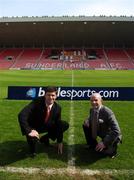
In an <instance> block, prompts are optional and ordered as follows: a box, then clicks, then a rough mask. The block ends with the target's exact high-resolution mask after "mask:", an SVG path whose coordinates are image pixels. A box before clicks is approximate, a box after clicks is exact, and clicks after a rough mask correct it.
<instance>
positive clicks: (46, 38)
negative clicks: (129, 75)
mask: <svg viewBox="0 0 134 180" xmlns="http://www.w3.org/2000/svg"><path fill="white" fill-rule="evenodd" d="M133 22H134V18H133V17H124V16H120V17H112V16H109V17H105V16H92V17H90V16H89V17H86V16H78V17H75V16H72V17H71V16H63V17H54V16H53V17H46V16H43V17H0V31H1V33H0V39H1V41H0V48H1V49H0V69H134V40H133V38H132V37H133V31H134V27H133ZM14 29H15V31H14ZM27 29H28V31H27Z"/></svg>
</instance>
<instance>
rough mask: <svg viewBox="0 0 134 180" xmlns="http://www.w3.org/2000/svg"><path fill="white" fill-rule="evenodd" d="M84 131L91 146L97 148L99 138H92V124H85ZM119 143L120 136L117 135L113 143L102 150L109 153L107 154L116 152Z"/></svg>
mask: <svg viewBox="0 0 134 180" xmlns="http://www.w3.org/2000/svg"><path fill="white" fill-rule="evenodd" d="M83 131H84V134H85V138H86V142H87V144H88V145H89V146H90V147H92V148H95V147H96V145H97V140H96V139H93V138H92V133H91V132H92V131H91V127H90V126H89V127H87V126H85V125H83ZM101 138H102V137H101ZM102 141H103V138H102ZM118 143H119V138H118V137H117V138H116V139H115V141H114V142H113V143H111V144H110V145H109V146H108V147H106V148H105V149H104V150H103V151H102V153H104V154H107V155H112V154H116V152H117V144H118Z"/></svg>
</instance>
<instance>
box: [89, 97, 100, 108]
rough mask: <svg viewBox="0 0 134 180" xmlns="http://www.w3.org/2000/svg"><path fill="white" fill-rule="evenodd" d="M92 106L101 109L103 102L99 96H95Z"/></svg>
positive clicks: (92, 99)
mask: <svg viewBox="0 0 134 180" xmlns="http://www.w3.org/2000/svg"><path fill="white" fill-rule="evenodd" d="M90 101H91V105H92V107H93V108H95V109H97V108H99V107H100V106H101V105H102V100H101V98H100V97H97V96H93V97H92V98H91V99H90Z"/></svg>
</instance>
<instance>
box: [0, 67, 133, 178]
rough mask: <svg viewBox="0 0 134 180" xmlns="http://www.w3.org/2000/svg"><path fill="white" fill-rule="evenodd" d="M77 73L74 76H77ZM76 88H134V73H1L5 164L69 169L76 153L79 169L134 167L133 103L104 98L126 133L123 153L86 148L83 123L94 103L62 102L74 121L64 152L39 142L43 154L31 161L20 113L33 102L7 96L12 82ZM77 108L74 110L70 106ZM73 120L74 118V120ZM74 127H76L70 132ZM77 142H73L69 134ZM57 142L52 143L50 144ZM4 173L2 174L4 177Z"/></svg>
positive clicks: (0, 144) (0, 147)
mask: <svg viewBox="0 0 134 180" xmlns="http://www.w3.org/2000/svg"><path fill="white" fill-rule="evenodd" d="M72 73H73V76H72ZM72 77H73V86H79V87H82V86H83V87H84V86H86V87H88V86H89V87H134V71H127V70H124V71H121V70H119V71H90V70H76V71H75V70H74V71H71V70H70V71H62V70H55V71H49V70H47V71H43V70H42V71H41V70H35V71H34V70H31V71H27V70H26V71H23V70H21V71H17V70H16V71H15V70H14V71H5V70H4V71H0V166H15V167H40V168H46V167H48V168H66V167H68V161H69V158H70V155H69V152H70V151H72V152H73V157H74V158H75V160H74V162H75V167H76V168H81V169H117V170H118V169H119V170H123V169H127V170H130V169H133V167H134V143H133V141H134V140H133V132H134V130H133V128H134V102H133V101H131V102H129V101H105V102H104V104H105V105H107V106H109V107H110V108H111V109H112V110H113V111H114V112H115V115H116V117H117V119H118V122H119V124H120V127H121V130H122V134H123V144H121V145H120V146H119V148H118V153H119V155H118V157H117V158H115V159H114V160H113V159H110V158H108V157H107V158H100V157H98V156H96V155H95V154H94V153H93V152H89V151H88V150H87V149H85V148H84V145H85V143H86V142H85V138H84V134H83V130H82V123H83V121H84V119H85V118H86V117H87V116H88V112H89V108H90V103H89V101H72V102H71V101H58V102H59V104H60V105H61V106H62V118H63V119H64V120H66V121H68V122H69V123H71V124H70V130H68V131H67V132H65V134H64V153H63V154H62V155H58V154H57V149H56V148H55V147H49V148H46V147H44V146H43V145H41V144H39V145H38V147H37V152H38V155H37V157H36V158H34V159H31V158H30V157H29V156H28V147H27V143H26V141H25V137H23V136H22V135H21V132H20V128H19V125H18V120H17V115H18V112H19V111H20V110H21V109H22V108H23V107H24V106H25V105H26V104H27V103H29V101H28V100H20V101H19V100H7V99H6V97H7V87H8V86H9V85H10V86H11V85H12V86H47V85H55V86H72ZM72 106H73V110H72V111H70V108H71V107H72ZM72 121H73V122H72ZM71 129H73V131H71ZM72 132H73V133H74V134H73V135H74V136H73V141H72V142H73V143H71V142H69V140H70V138H69V136H70V133H72ZM51 143H52V145H54V144H53V142H51ZM0 177H1V176H0Z"/></svg>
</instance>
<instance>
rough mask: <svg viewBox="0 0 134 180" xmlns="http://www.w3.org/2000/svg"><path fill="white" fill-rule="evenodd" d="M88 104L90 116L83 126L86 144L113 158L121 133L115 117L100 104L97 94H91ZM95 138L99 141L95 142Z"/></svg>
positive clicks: (100, 100) (100, 99)
mask: <svg viewBox="0 0 134 180" xmlns="http://www.w3.org/2000/svg"><path fill="white" fill-rule="evenodd" d="M90 102H91V106H92V108H91V109H90V115H89V117H88V119H87V120H85V121H84V124H83V130H84V134H85V137H86V141H87V144H88V145H89V147H90V148H93V149H95V150H96V151H97V152H101V153H103V154H105V155H108V156H110V157H112V158H114V157H115V156H116V154H117V145H118V143H119V142H121V131H120V127H119V124H118V122H117V120H116V117H115V115H114V113H113V112H112V110H111V109H109V108H108V107H106V106H104V105H103V104H102V97H101V95H100V94H99V93H94V94H92V95H91V97H90ZM97 136H98V137H100V139H101V140H100V141H97Z"/></svg>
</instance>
